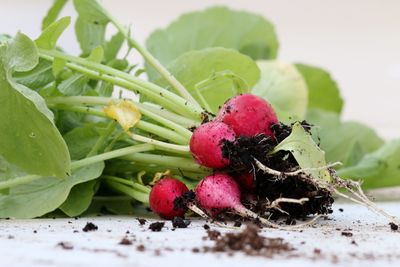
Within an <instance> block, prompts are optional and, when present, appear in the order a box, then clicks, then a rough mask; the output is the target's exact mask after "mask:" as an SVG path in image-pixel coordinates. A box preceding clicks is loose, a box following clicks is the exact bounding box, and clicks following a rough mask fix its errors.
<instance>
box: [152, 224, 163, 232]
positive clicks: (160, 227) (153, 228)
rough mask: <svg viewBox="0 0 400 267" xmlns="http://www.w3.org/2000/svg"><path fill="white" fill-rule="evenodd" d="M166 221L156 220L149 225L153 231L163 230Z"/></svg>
mask: <svg viewBox="0 0 400 267" xmlns="http://www.w3.org/2000/svg"><path fill="white" fill-rule="evenodd" d="M164 224H165V223H164V222H154V223H151V224H150V225H149V229H150V230H151V231H153V232H161V230H162V229H163V227H164Z"/></svg>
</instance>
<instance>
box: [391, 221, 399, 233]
mask: <svg viewBox="0 0 400 267" xmlns="http://www.w3.org/2000/svg"><path fill="white" fill-rule="evenodd" d="M389 226H390V229H391V230H392V231H397V230H399V226H398V225H397V224H395V223H393V222H391V223H389Z"/></svg>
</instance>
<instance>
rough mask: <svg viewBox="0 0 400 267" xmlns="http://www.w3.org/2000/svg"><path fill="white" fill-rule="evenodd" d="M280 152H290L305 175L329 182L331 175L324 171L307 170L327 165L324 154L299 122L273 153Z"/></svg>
mask: <svg viewBox="0 0 400 267" xmlns="http://www.w3.org/2000/svg"><path fill="white" fill-rule="evenodd" d="M281 150H285V151H290V153H292V155H293V156H294V158H295V159H296V161H297V163H298V164H299V166H300V167H301V168H302V169H305V173H307V174H309V175H312V176H313V177H315V178H318V179H321V180H324V181H327V182H329V181H330V180H331V175H330V174H329V171H328V170H326V169H321V170H307V169H308V168H320V167H325V166H326V165H327V164H326V161H325V152H324V151H323V150H321V149H320V148H319V147H318V146H317V144H316V143H315V142H314V140H313V139H312V137H311V135H310V134H309V133H307V132H306V131H305V130H304V128H303V126H301V124H300V123H299V122H296V123H294V124H293V126H292V132H291V134H290V135H289V136H288V137H287V138H285V139H284V140H283V141H282V142H281V143H279V144H278V145H277V146H276V147H275V149H274V150H273V153H276V152H278V151H281Z"/></svg>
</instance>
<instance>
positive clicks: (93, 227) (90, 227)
mask: <svg viewBox="0 0 400 267" xmlns="http://www.w3.org/2000/svg"><path fill="white" fill-rule="evenodd" d="M98 229H99V228H98V227H97V225H95V224H94V223H92V222H87V223H86V225H85V227H83V228H82V231H84V232H90V231H97V230H98Z"/></svg>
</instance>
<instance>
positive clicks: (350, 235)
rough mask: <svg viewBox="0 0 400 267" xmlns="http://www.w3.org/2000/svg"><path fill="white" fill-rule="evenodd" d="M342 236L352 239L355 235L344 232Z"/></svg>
mask: <svg viewBox="0 0 400 267" xmlns="http://www.w3.org/2000/svg"><path fill="white" fill-rule="evenodd" d="M342 236H347V237H352V236H353V233H351V232H342Z"/></svg>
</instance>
